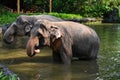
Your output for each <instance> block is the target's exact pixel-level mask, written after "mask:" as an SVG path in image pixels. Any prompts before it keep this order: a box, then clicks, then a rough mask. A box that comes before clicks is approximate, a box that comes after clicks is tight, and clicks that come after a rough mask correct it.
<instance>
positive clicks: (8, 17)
mask: <svg viewBox="0 0 120 80" xmlns="http://www.w3.org/2000/svg"><path fill="white" fill-rule="evenodd" d="M40 14H42V13H32V14H26V15H40ZM43 14H49V15H52V16H55V17H58V18H62V19H80V18H82V16H80V15H77V14H66V13H43ZM18 16H19V15H18V14H17V13H11V12H4V13H0V25H5V24H7V23H12V22H13V21H15V20H16V18H17V17H18Z"/></svg>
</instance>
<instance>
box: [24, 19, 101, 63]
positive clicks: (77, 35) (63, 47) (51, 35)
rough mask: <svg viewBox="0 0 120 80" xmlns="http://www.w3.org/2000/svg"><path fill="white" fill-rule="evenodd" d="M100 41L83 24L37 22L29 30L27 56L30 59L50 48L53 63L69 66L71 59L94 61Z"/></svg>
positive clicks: (91, 30) (93, 32)
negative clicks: (46, 47)
mask: <svg viewBox="0 0 120 80" xmlns="http://www.w3.org/2000/svg"><path fill="white" fill-rule="evenodd" d="M99 44H100V40H99V37H98V35H97V34H96V32H95V31H94V30H93V29H91V28H90V27H87V26H85V25H83V24H79V23H76V22H70V21H61V22H51V21H47V20H43V21H38V22H36V23H35V25H34V28H33V29H32V30H31V36H30V39H29V41H28V43H27V47H26V49H27V55H28V56H30V57H32V56H34V55H35V54H36V53H38V52H39V51H40V50H39V48H41V47H44V46H49V47H51V48H52V52H53V61H56V62H62V63H64V64H70V63H71V60H72V57H77V58H78V59H87V60H90V59H96V58H97V54H98V50H99Z"/></svg>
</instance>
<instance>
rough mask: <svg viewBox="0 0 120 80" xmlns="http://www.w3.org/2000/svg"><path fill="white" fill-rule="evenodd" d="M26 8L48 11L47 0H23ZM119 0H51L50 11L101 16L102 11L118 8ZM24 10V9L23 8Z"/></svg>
mask: <svg viewBox="0 0 120 80" xmlns="http://www.w3.org/2000/svg"><path fill="white" fill-rule="evenodd" d="M24 3H25V4H26V5H25V7H27V8H30V9H32V8H34V7H30V6H36V7H39V10H38V9H32V10H36V11H33V12H49V0H30V1H29V0H24ZM119 5H120V0H52V12H58V13H72V14H80V15H82V16H84V17H102V15H103V13H105V12H108V11H110V10H112V9H113V8H119ZM25 10H26V9H25Z"/></svg>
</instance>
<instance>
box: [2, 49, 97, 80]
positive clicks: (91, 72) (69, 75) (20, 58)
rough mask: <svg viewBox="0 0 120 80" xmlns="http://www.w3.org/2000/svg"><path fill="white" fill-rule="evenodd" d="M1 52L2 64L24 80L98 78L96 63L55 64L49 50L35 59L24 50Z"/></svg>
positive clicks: (89, 79)
mask: <svg viewBox="0 0 120 80" xmlns="http://www.w3.org/2000/svg"><path fill="white" fill-rule="evenodd" d="M1 52H2V53H1V54H0V57H1V58H0V62H1V63H3V64H5V65H7V66H8V67H10V69H11V70H12V71H14V72H15V73H17V74H18V75H19V76H20V78H21V79H22V80H94V79H95V78H96V77H97V76H98V75H97V74H98V65H97V62H96V61H77V60H73V61H72V65H71V66H67V65H63V64H55V63H53V62H52V54H51V50H50V49H48V48H47V51H46V49H43V50H42V52H41V53H40V54H38V55H36V56H35V57H33V58H29V57H28V56H27V55H26V54H25V50H24V49H7V50H6V49H1ZM9 52H10V53H9ZM8 53H9V54H8ZM5 56H6V57H5Z"/></svg>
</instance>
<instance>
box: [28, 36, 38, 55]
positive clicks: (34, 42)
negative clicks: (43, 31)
mask: <svg viewBox="0 0 120 80" xmlns="http://www.w3.org/2000/svg"><path fill="white" fill-rule="evenodd" d="M38 45H39V40H38V37H35V38H30V40H29V41H28V43H27V47H26V49H27V55H28V56H30V57H33V56H34V55H35V54H36V53H39V52H40V50H39V49H38Z"/></svg>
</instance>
